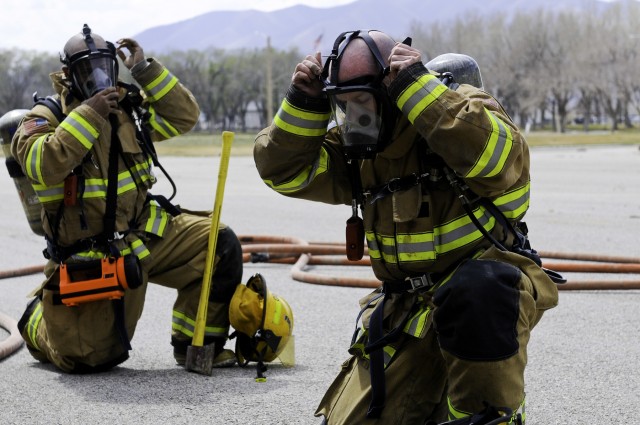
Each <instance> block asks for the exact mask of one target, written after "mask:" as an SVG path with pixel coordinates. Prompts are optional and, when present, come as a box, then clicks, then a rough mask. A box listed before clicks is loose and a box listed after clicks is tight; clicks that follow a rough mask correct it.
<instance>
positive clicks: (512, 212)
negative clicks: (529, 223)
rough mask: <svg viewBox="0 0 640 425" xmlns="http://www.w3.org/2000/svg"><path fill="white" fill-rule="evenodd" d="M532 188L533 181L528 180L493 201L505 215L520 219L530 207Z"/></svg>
mask: <svg viewBox="0 0 640 425" xmlns="http://www.w3.org/2000/svg"><path fill="white" fill-rule="evenodd" d="M530 188H531V183H530V182H527V183H526V184H525V185H524V186H522V187H519V188H517V189H515V190H512V191H511V192H508V193H505V194H504V195H502V196H499V197H498V198H496V199H495V200H494V201H493V203H494V204H495V205H496V206H497V207H498V208H499V209H500V211H502V213H503V214H504V215H505V217H507V218H509V219H512V220H515V219H518V218H520V217H522V216H523V215H524V213H525V212H527V210H528V209H529V197H530Z"/></svg>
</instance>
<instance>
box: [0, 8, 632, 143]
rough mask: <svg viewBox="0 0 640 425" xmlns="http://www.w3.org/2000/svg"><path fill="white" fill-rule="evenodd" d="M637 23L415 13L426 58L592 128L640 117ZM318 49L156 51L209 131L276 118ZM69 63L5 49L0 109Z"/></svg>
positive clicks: (572, 16) (561, 15)
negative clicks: (460, 65)
mask: <svg viewBox="0 0 640 425" xmlns="http://www.w3.org/2000/svg"><path fill="white" fill-rule="evenodd" d="M596 12H597V13H596ZM638 22H640V3H639V2H637V1H626V2H624V1H621V2H617V3H615V4H612V5H611V6H610V7H609V8H607V9H606V10H605V11H599V10H598V11H597V10H596V9H593V10H583V11H566V12H557V13H552V12H549V11H547V10H545V9H538V10H535V11H531V12H526V13H525V12H522V13H517V14H515V15H512V16H506V15H501V14H493V15H491V16H490V17H487V16H480V15H477V14H463V15H461V16H460V17H459V18H457V19H456V20H455V21H453V22H448V23H440V24H435V25H433V24H424V23H421V22H419V21H413V22H412V24H411V30H410V33H411V35H412V37H413V45H414V46H415V47H417V48H419V49H420V50H421V51H422V52H423V60H424V62H425V63H426V62H428V61H429V60H430V59H432V58H434V57H436V56H438V55H440V54H442V53H451V52H455V53H464V54H468V55H470V56H472V57H473V58H474V59H475V60H476V61H477V62H478V64H479V66H480V69H481V73H482V79H483V82H484V88H485V90H487V91H488V92H490V93H491V94H493V95H494V96H495V97H496V98H497V99H498V100H499V101H500V102H501V103H502V104H503V106H504V107H505V109H506V110H507V111H508V112H509V113H510V114H511V115H512V116H513V117H514V118H515V119H516V120H517V121H518V123H519V125H521V126H523V128H527V129H534V130H535V129H539V128H549V127H550V128H553V129H554V130H555V131H558V132H564V131H565V130H566V128H567V125H569V124H571V123H580V124H582V125H583V126H584V129H585V130H588V128H589V127H588V126H589V124H591V123H600V124H602V125H603V126H607V127H608V128H610V129H611V130H617V129H619V128H621V127H625V128H631V127H633V126H634V125H635V126H638V123H639V120H640V60H639V56H638V55H639V47H640V27H638V25H637V23H638ZM336 35H337V34H336ZM143 47H144V46H143ZM147 53H148V54H149V55H152V54H153V52H147ZM309 53H312V52H302V53H300V52H299V51H298V50H296V49H290V50H287V51H284V50H279V49H277V47H276V48H273V47H271V46H270V45H269V44H267V46H266V47H265V48H263V49H252V50H240V51H226V50H223V49H214V48H212V49H208V50H203V51H200V50H187V51H174V52H171V53H170V54H161V55H155V57H157V58H158V60H159V61H160V62H162V63H163V64H164V65H166V66H167V67H168V68H169V69H170V70H171V72H172V73H174V74H175V75H176V76H177V77H178V78H179V79H180V80H181V82H183V83H184V84H185V85H186V86H187V87H188V88H189V89H190V90H191V91H192V92H193V93H194V95H195V96H196V99H197V100H198V102H199V104H200V107H201V111H202V119H201V120H200V128H201V129H203V130H216V131H218V130H220V129H229V130H237V131H249V130H255V129H256V128H261V127H264V126H266V125H267V122H268V121H269V120H270V119H271V118H272V117H273V114H274V113H275V110H277V108H278V106H279V102H280V100H281V99H282V97H283V96H284V95H285V93H286V90H287V88H288V87H289V83H290V79H291V74H292V71H293V69H294V67H295V65H296V63H297V62H299V61H300V60H301V59H302V58H303V57H304V56H305V55H307V54H309ZM323 53H325V54H326V53H327V52H323ZM60 67H61V63H60V61H59V57H58V55H53V54H45V53H42V52H35V51H24V50H20V49H12V50H0V81H2V84H0V114H4V113H5V112H7V111H10V110H12V109H23V108H24V109H28V108H30V107H31V105H32V104H33V93H34V92H38V94H39V95H40V96H46V95H49V94H52V87H51V82H50V80H49V74H50V73H51V72H53V71H56V70H59V69H60ZM122 68H123V67H121V69H122Z"/></svg>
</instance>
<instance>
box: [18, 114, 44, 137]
mask: <svg viewBox="0 0 640 425" xmlns="http://www.w3.org/2000/svg"><path fill="white" fill-rule="evenodd" d="M22 128H24V134H25V135H27V136H30V135H32V134H36V133H44V132H47V131H49V122H48V121H47V120H45V119H44V118H33V119H30V120H28V121H25V122H24V124H23V125H22Z"/></svg>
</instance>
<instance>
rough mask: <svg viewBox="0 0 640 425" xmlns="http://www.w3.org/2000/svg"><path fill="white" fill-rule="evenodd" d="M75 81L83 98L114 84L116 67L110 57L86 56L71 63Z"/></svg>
mask: <svg viewBox="0 0 640 425" xmlns="http://www.w3.org/2000/svg"><path fill="white" fill-rule="evenodd" d="M73 68H74V74H75V78H76V81H77V83H78V86H79V88H80V90H81V91H82V94H83V95H84V96H85V98H87V99H88V98H90V97H92V96H93V95H95V94H96V93H98V92H100V91H102V90H104V89H106V88H107V87H113V86H115V82H116V78H117V77H116V75H115V74H116V67H115V63H114V60H113V59H112V58H110V57H106V56H102V57H93V58H92V57H87V58H82V59H80V60H79V61H77V62H76V63H74V64H73Z"/></svg>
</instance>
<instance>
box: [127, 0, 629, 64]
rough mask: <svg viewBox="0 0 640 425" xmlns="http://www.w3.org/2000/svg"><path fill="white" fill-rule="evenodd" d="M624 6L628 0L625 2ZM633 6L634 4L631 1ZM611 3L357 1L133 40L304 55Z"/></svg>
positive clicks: (163, 48) (207, 22)
mask: <svg viewBox="0 0 640 425" xmlns="http://www.w3.org/2000/svg"><path fill="white" fill-rule="evenodd" d="M622 1H624V0H622ZM628 1H630V0H628ZM607 5H609V3H607V2H604V1H601V0H554V1H552V2H550V1H549V0H483V1H477V0H449V1H446V0H445V1H441V0H437V1H436V0H394V1H393V2H391V1H389V0H358V1H356V2H354V3H350V4H347V5H343V6H336V7H332V8H313V7H308V6H301V5H299V6H293V7H289V8H286V9H281V10H276V11H273V12H260V11H256V10H246V11H215V12H209V13H205V14H202V15H200V16H197V17H194V18H191V19H188V20H185V21H180V22H176V23H174V24H169V25H163V26H159V27H154V28H150V29H148V30H145V31H143V32H141V33H139V34H137V35H136V36H135V37H136V39H137V40H138V41H139V42H140V43H141V45H143V46H144V48H145V51H149V52H152V53H155V54H159V53H169V52H171V51H173V50H188V49H196V50H204V49H206V48H209V47H217V48H223V49H225V50H236V49H243V48H245V49H253V48H262V47H265V46H266V45H267V36H268V37H270V41H271V45H272V46H273V47H275V48H278V49H279V50H286V49H288V48H291V47H297V48H298V49H299V50H300V52H301V53H304V54H307V53H312V52H313V51H315V50H316V49H318V48H319V49H320V50H321V51H322V52H323V53H326V52H328V51H330V50H331V47H332V44H333V40H334V39H335V37H336V36H337V35H338V34H340V33H341V32H342V31H346V30H352V29H364V28H369V29H379V30H382V31H385V32H387V33H388V34H390V35H391V36H393V37H394V38H396V39H403V38H404V37H406V36H408V35H410V34H408V31H409V30H410V28H411V24H412V23H413V22H421V23H425V24H428V23H435V22H438V23H443V22H447V21H450V20H452V19H455V18H457V17H461V16H464V15H465V14H466V13H471V12H473V13H475V14H480V15H481V16H482V15H485V14H486V15H490V14H495V13H498V12H501V13H506V14H508V15H510V14H513V13H515V12H518V11H528V10H534V9H538V8H545V9H547V10H555V11H559V10H589V11H593V12H594V13H597V12H598V11H599V10H600V9H601V8H603V7H607Z"/></svg>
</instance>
